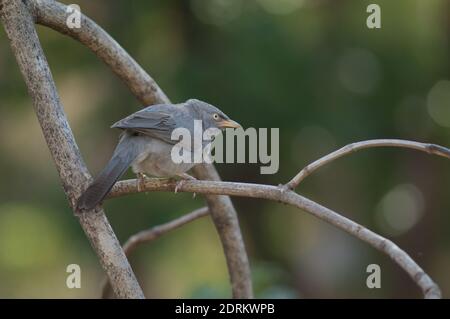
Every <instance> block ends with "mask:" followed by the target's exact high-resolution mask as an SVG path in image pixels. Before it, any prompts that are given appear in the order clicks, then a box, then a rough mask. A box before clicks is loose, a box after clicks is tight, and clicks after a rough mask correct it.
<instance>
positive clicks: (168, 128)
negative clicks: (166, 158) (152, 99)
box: [111, 107, 177, 144]
mask: <svg viewBox="0 0 450 319" xmlns="http://www.w3.org/2000/svg"><path fill="white" fill-rule="evenodd" d="M111 127H113V128H120V129H124V130H130V131H134V132H138V133H141V134H144V135H147V136H150V137H154V138H158V139H160V140H163V141H165V142H167V143H170V144H175V143H177V141H176V140H172V139H171V134H172V131H173V130H174V129H175V128H176V127H177V124H176V122H175V120H174V119H173V117H172V115H171V114H170V113H168V112H164V111H160V110H158V109H157V108H154V110H152V107H150V108H146V109H144V110H141V111H138V112H136V113H134V114H131V115H130V116H128V117H126V118H124V119H122V120H120V121H118V122H117V123H115V124H114V125H112V126H111Z"/></svg>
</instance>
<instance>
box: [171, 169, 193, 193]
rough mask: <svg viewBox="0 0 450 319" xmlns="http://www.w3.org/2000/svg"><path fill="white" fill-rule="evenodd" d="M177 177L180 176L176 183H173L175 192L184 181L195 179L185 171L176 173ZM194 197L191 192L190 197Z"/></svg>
mask: <svg viewBox="0 0 450 319" xmlns="http://www.w3.org/2000/svg"><path fill="white" fill-rule="evenodd" d="M177 176H178V177H180V178H181V179H180V180H179V181H178V182H177V184H176V185H175V194H176V193H178V190H179V189H180V188H181V187H182V186H183V184H184V183H185V182H186V181H196V180H197V179H196V178H195V177H193V176H191V175H189V174H186V173H182V174H178V175H177ZM194 197H195V193H193V194H192V198H194Z"/></svg>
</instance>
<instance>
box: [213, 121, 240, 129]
mask: <svg viewBox="0 0 450 319" xmlns="http://www.w3.org/2000/svg"><path fill="white" fill-rule="evenodd" d="M218 126H219V127H220V128H240V127H242V126H241V124H239V123H238V122H236V121H233V120H222V121H220V122H219V125H218Z"/></svg>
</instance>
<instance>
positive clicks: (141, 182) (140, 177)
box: [136, 173, 146, 192]
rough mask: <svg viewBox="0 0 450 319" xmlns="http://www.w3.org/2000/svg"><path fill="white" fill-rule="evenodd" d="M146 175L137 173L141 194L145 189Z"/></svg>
mask: <svg viewBox="0 0 450 319" xmlns="http://www.w3.org/2000/svg"><path fill="white" fill-rule="evenodd" d="M145 178H146V176H145V174H143V173H137V174H136V187H137V190H138V192H141V191H142V190H143V189H144V188H145Z"/></svg>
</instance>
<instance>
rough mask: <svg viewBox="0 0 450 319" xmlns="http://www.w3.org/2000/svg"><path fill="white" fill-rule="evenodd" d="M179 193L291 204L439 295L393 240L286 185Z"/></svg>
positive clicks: (123, 187) (115, 193)
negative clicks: (373, 250) (391, 262)
mask: <svg viewBox="0 0 450 319" xmlns="http://www.w3.org/2000/svg"><path fill="white" fill-rule="evenodd" d="M176 185H177V182H176V181H171V180H160V179H146V180H145V182H144V184H143V185H141V187H142V188H141V192H150V191H174V190H175V187H176ZM137 192H138V190H137V187H136V180H126V181H121V182H118V183H117V184H116V185H115V186H114V187H113V189H112V192H111V194H110V196H109V197H110V198H112V197H119V196H124V195H128V194H132V193H137ZM178 192H190V193H201V194H215V195H219V194H221V195H229V196H241V197H250V198H262V199H269V200H272V201H276V202H280V203H284V204H288V205H291V206H294V207H297V208H299V209H301V210H303V211H306V212H308V213H310V214H312V215H314V216H316V217H318V218H320V219H322V220H324V221H326V222H328V223H330V224H331V225H334V226H335V227H337V228H339V229H341V230H343V231H345V232H347V233H349V234H351V235H353V236H354V237H356V238H358V239H360V240H362V241H364V242H366V243H368V244H369V245H371V246H372V247H374V248H376V249H378V250H380V251H381V252H383V253H385V254H386V255H388V256H389V257H390V258H391V259H392V260H394V262H396V263H397V264H398V265H399V266H400V267H401V268H402V269H403V270H404V271H406V272H407V273H408V275H409V276H410V277H411V278H412V280H413V281H414V282H415V283H416V284H417V285H418V286H419V287H420V288H421V290H422V293H423V295H424V297H425V298H440V297H441V292H440V289H439V287H438V286H437V285H436V284H435V283H434V282H433V280H432V279H431V278H430V277H429V276H428V275H427V274H426V273H425V272H424V271H423V270H422V268H421V267H420V266H419V265H417V264H416V262H415V261H414V260H413V259H412V258H411V257H410V256H409V255H408V254H407V253H406V252H405V251H403V250H402V249H400V248H399V247H398V246H397V245H396V244H394V243H393V242H392V241H390V240H388V239H386V238H384V237H382V236H380V235H378V234H376V233H374V232H372V231H371V230H369V229H367V228H365V227H363V226H361V225H360V224H358V223H356V222H354V221H352V220H350V219H348V218H346V217H344V216H342V215H340V214H338V213H336V212H334V211H332V210H330V209H329V208H326V207H324V206H322V205H320V204H318V203H316V202H313V201H312V200H310V199H308V198H306V197H303V196H301V195H299V194H297V193H295V192H293V191H291V190H289V189H286V188H285V187H276V186H271V185H260V184H250V183H235V182H215V181H200V180H198V181H186V182H184V183H183V184H182V185H181V186H180V187H178Z"/></svg>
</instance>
